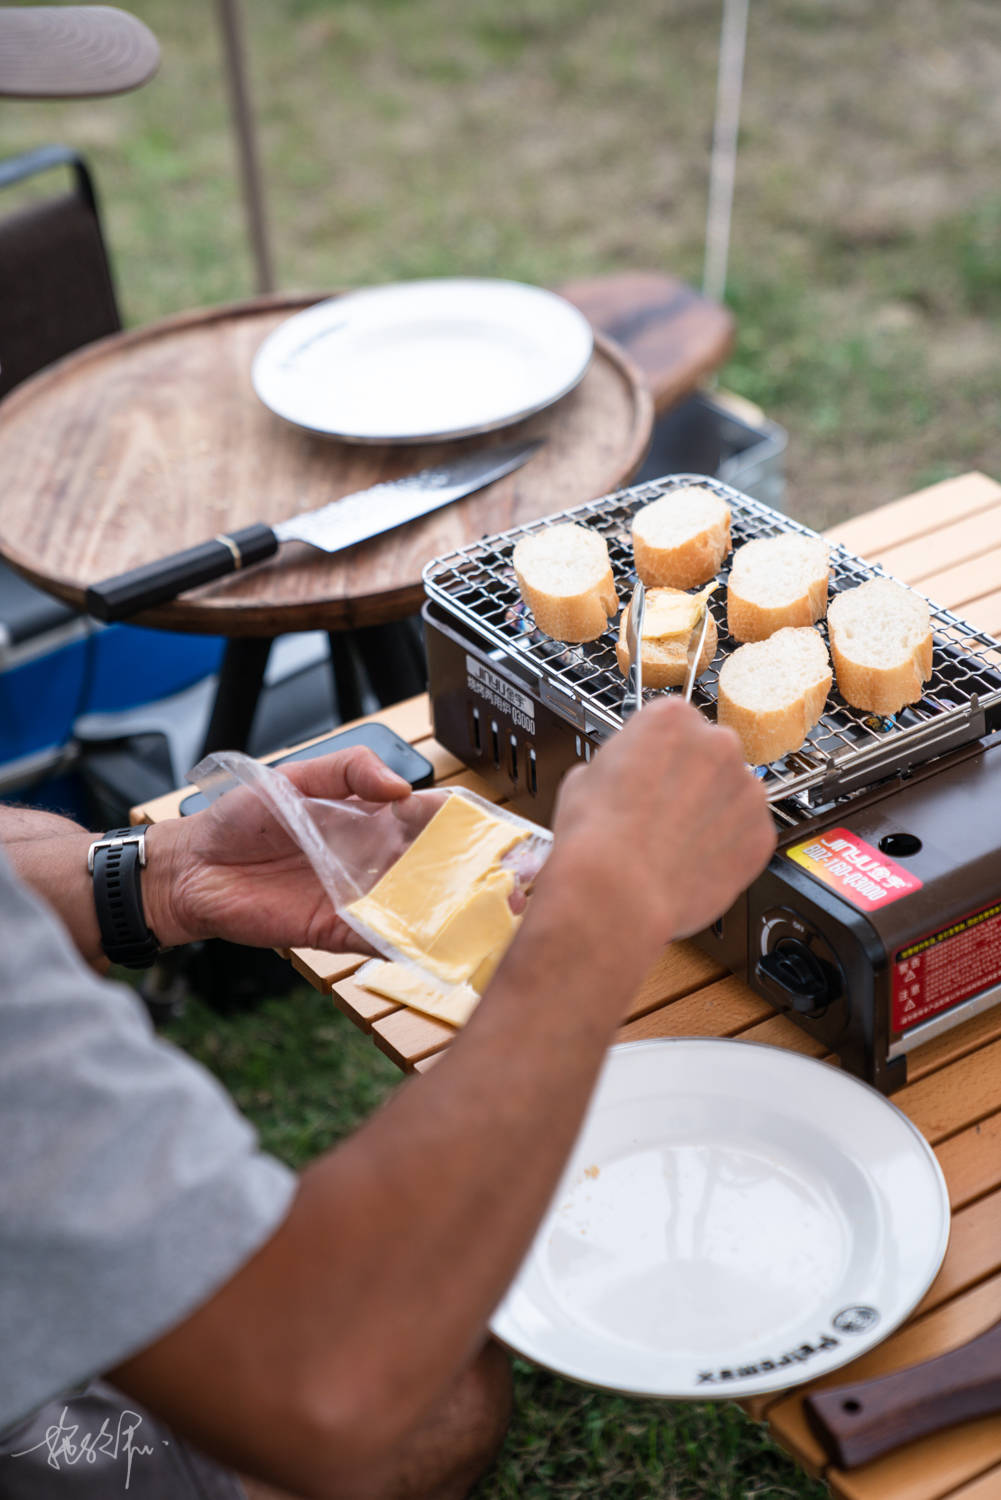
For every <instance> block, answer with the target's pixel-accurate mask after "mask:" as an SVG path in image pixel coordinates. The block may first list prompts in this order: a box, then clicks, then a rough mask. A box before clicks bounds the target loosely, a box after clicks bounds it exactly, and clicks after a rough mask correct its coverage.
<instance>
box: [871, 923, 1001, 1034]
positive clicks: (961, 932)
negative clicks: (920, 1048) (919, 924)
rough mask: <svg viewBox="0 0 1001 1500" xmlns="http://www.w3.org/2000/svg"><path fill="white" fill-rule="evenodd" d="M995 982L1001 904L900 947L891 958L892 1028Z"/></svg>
mask: <svg viewBox="0 0 1001 1500" xmlns="http://www.w3.org/2000/svg"><path fill="white" fill-rule="evenodd" d="M996 984H1001V902H996V903H995V904H994V905H993V906H985V907H983V908H982V910H980V911H975V912H971V913H970V915H969V916H968V917H961V918H960V920H959V921H958V922H952V923H950V925H949V926H948V927H941V928H940V929H939V930H938V931H937V932H932V933H929V934H928V936H927V937H923V938H919V939H918V941H917V942H916V943H909V944H908V946H907V947H906V948H901V950H900V952H899V953H898V954H896V956H895V958H894V962H893V1028H894V1030H895V1031H906V1030H907V1028H908V1027H909V1026H916V1025H917V1024H918V1022H919V1021H927V1019H928V1017H929V1016H935V1015H937V1014H938V1012H939V1011H940V1010H948V1009H949V1007H950V1006H952V1005H958V1004H959V1003H960V1002H961V1001H963V1000H971V999H972V998H973V996H974V995H979V994H980V992H981V990H987V989H992V988H993V987H994V985H996Z"/></svg>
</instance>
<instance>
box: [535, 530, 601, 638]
mask: <svg viewBox="0 0 1001 1500" xmlns="http://www.w3.org/2000/svg"><path fill="white" fill-rule="evenodd" d="M512 561H513V563H514V571H515V575H516V577H517V579H518V587H519V589H520V590H521V597H522V598H523V599H524V601H525V603H526V604H527V605H528V607H529V609H530V610H531V611H532V614H533V615H534V616H535V623H536V625H537V626H538V628H539V629H540V630H541V631H542V632H543V633H544V634H545V635H550V636H552V637H553V639H554V640H557V641H571V642H579V641H594V640H597V638H598V636H599V635H601V632H602V631H603V630H604V629H605V627H606V626H607V624H608V621H609V618H610V617H611V616H612V615H614V614H615V611H616V610H617V609H618V607H619V598H618V595H617V594H616V592H615V582H614V580H613V578H612V565H611V562H610V561H609V557H608V543H607V542H606V541H605V538H604V537H603V536H602V535H601V533H600V532H599V531H592V530H590V528H589V527H587V526H576V525H573V524H572V523H571V522H567V523H566V524H564V525H561V526H547V527H546V529H545V530H544V531H533V532H532V533H531V534H530V535H529V536H523V537H522V538H521V541H520V542H518V543H517V545H516V546H515V549H514V557H513V559H512Z"/></svg>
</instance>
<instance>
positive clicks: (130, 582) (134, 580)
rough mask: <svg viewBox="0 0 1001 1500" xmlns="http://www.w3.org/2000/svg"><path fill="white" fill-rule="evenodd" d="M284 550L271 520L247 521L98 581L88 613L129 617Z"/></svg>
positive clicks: (111, 617) (89, 599)
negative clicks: (208, 539) (262, 522)
mask: <svg viewBox="0 0 1001 1500" xmlns="http://www.w3.org/2000/svg"><path fill="white" fill-rule="evenodd" d="M277 551H278V538H277V537H276V536H275V533H274V532H273V531H272V530H271V527H270V526H263V525H256V526H244V527H242V528H241V530H239V531H230V532H227V533H226V534H225V535H220V536H217V537H213V539H212V541H211V542H201V543H200V544H199V545H198V546H197V547H188V548H187V549H186V550H185V551H184V552H175V553H173V554H172V555H171V556H170V557H161V558H160V560H159V561H158V562H152V563H144V564H143V566H142V567H141V568H131V569H130V570H129V571H128V572H127V573H119V574H117V575H116V577H114V578H105V579H104V580H103V582H101V583H93V584H91V586H90V588H89V589H88V590H87V595H86V608H87V613H88V614H91V615H95V616H96V617H97V619H99V620H127V619H129V617H130V616H131V615H136V614H138V613H139V612H140V610H143V609H152V607H153V605H154V604H163V603H164V602H165V601H166V600H168V599H176V598H177V596H178V594H183V593H184V592H185V591H186V590H187V589H194V588H197V587H198V585H199V584H201V583H210V582H211V580H212V579H213V578H223V577H225V575H226V574H227V573H235V572H236V571H237V569H238V568H249V567H250V565H251V564H252V563H259V562H263V561H264V559H265V558H267V557H273V556H274V554H275V553H276V552H277Z"/></svg>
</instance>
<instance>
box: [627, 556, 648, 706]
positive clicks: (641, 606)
mask: <svg viewBox="0 0 1001 1500" xmlns="http://www.w3.org/2000/svg"><path fill="white" fill-rule="evenodd" d="M645 615H646V589H645V588H644V587H643V580H642V578H640V579H637V582H636V587H635V589H634V590H633V597H632V599H631V600H630V602H629V613H628V615H627V616H626V648H627V649H628V651H629V696H627V701H626V704H625V705H624V712H628V713H636V714H638V713H639V711H640V709H641V708H642V707H643V619H644V616H645Z"/></svg>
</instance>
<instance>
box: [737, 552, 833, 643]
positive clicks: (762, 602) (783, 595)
mask: <svg viewBox="0 0 1001 1500" xmlns="http://www.w3.org/2000/svg"><path fill="white" fill-rule="evenodd" d="M829 573H830V559H829V556H828V552H827V543H826V542H825V541H824V540H823V539H822V538H821V537H819V536H816V537H814V536H799V535H798V534H796V533H794V532H790V533H787V534H785V535H784V536H769V537H760V538H759V539H758V540H757V541H753V542H745V544H744V546H743V547H738V548H737V550H736V552H735V553H734V554H733V566H732V567H731V569H730V581H729V584H728V585H727V594H726V623H727V629H728V630H729V632H730V634H731V635H732V636H733V637H734V639H735V640H738V641H765V640H767V639H768V637H769V636H770V635H774V633H775V631H776V630H781V629H782V628H783V626H785V625H813V624H814V623H815V622H816V621H817V620H820V619H822V618H823V616H824V614H825V612H826V610H827V579H828V575H829Z"/></svg>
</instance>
